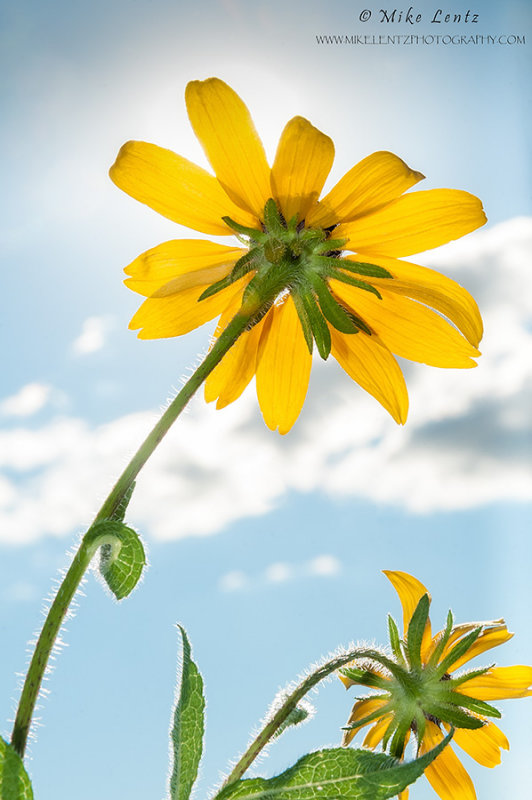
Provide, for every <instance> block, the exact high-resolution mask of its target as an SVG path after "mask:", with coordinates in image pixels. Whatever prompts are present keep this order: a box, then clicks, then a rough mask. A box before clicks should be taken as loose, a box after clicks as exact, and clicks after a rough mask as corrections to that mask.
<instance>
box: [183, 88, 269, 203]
mask: <svg viewBox="0 0 532 800" xmlns="http://www.w3.org/2000/svg"><path fill="white" fill-rule="evenodd" d="M185 100H186V104H187V110H188V116H189V118H190V122H191V125H192V127H193V128H194V132H195V134H196V136H197V137H198V139H199V140H200V143H201V145H202V147H203V149H204V150H205V153H206V155H207V158H208V159H209V161H210V163H211V165H212V168H213V169H214V171H215V173H216V177H217V178H218V180H219V182H220V184H221V185H222V186H223V188H224V189H225V191H226V192H227V194H228V195H229V197H230V198H231V199H232V200H233V201H234V202H235V203H236V204H237V206H239V207H240V208H244V209H247V210H248V211H250V212H251V213H252V214H254V215H256V216H257V217H259V218H260V217H261V216H262V214H263V210H264V205H265V203H266V201H267V200H268V199H269V197H270V196H271V192H270V168H269V166H268V162H267V161H266V155H265V153H264V148H263V146H262V142H261V140H260V139H259V136H258V134H257V131H256V130H255V126H254V125H253V121H252V119H251V115H250V113H249V111H248V109H247V108H246V106H245V104H244V103H243V102H242V100H241V99H240V97H239V96H238V95H237V93H236V92H235V91H234V90H233V89H231V87H230V86H228V85H227V84H226V83H224V82H223V81H221V80H220V79H219V78H208V79H207V80H206V81H191V82H190V83H189V84H188V85H187V88H186V92H185ZM229 216H232V215H229Z"/></svg>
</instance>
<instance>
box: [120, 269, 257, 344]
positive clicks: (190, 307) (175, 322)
mask: <svg viewBox="0 0 532 800" xmlns="http://www.w3.org/2000/svg"><path fill="white" fill-rule="evenodd" d="M249 280H250V276H247V275H246V276H245V277H244V278H241V279H240V280H239V281H236V282H235V283H233V284H232V285H231V286H228V287H227V289H222V291H221V292H218V293H217V294H215V295H213V296H212V297H207V298H206V299H205V300H202V301H201V302H198V298H199V297H200V295H201V294H202V293H203V292H204V290H205V289H206V288H207V286H199V287H198V286H195V287H193V288H192V289H185V290H184V291H182V292H177V294H172V295H170V296H168V297H149V298H148V299H147V300H145V301H144V303H143V304H142V305H141V307H140V308H139V310H138V311H137V313H136V314H135V315H134V317H133V319H132V320H131V322H130V323H129V328H130V330H137V329H138V328H141V331H140V333H139V334H138V338H139V339H164V338H167V337H170V336H181V335H182V334H184V333H188V332H189V331H192V330H194V328H198V327H199V326H200V325H203V324H204V323H205V322H208V321H209V320H211V319H214V318H215V317H217V316H218V315H219V314H221V313H222V312H223V311H224V309H225V308H226V306H227V305H228V304H229V303H230V302H231V301H232V300H233V298H234V297H236V296H238V295H241V294H242V292H243V290H244V287H245V286H246V284H247V282H248V281H249Z"/></svg>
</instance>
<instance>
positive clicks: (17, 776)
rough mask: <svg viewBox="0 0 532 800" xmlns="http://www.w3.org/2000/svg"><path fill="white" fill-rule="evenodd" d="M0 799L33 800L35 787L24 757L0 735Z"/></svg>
mask: <svg viewBox="0 0 532 800" xmlns="http://www.w3.org/2000/svg"><path fill="white" fill-rule="evenodd" d="M0 799H1V800H33V789H32V788H31V781H30V779H29V776H28V773H27V772H26V770H25V769H24V764H23V763H22V759H21V758H20V756H19V755H18V753H16V752H15V750H14V749H13V748H12V747H11V745H10V744H8V743H7V742H6V741H4V739H2V737H1V736H0Z"/></svg>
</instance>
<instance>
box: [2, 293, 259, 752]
mask: <svg viewBox="0 0 532 800" xmlns="http://www.w3.org/2000/svg"><path fill="white" fill-rule="evenodd" d="M256 314H257V309H256V308H254V309H250V310H249V312H248V313H247V314H246V313H238V314H236V315H235V317H234V318H233V319H232V320H231V322H230V323H229V324H228V325H227V327H226V328H225V330H224V331H223V332H222V333H221V335H220V336H219V337H218V339H217V340H216V342H215V343H214V345H213V347H212V348H211V350H210V351H209V353H208V354H207V355H206V356H205V358H204V359H203V361H202V363H201V364H200V366H199V367H198V368H197V369H196V371H195V372H194V373H193V375H192V376H191V377H190V378H189V380H188V381H187V382H186V383H185V385H184V386H183V388H182V389H181V391H180V392H179V393H178V394H177V395H176V397H175V398H174V399H173V401H172V402H171V403H170V405H169V406H168V408H167V409H166V411H165V412H164V414H163V415H162V416H161V418H160V419H159V420H158V422H157V423H156V425H155V426H154V428H153V429H152V431H151V432H150V433H149V434H148V436H147V437H146V439H145V440H144V441H143V443H142V444H141V445H140V447H139V448H138V450H137V452H136V453H135V455H134V456H133V458H132V459H131V461H130V462H129V464H128V465H127V466H126V468H125V469H124V471H123V473H122V474H121V475H120V477H119V478H118V480H117V482H116V483H115V485H114V486H113V488H112V489H111V492H110V493H109V495H108V497H107V499H106V500H105V501H104V503H103V505H102V507H101V508H100V510H99V512H98V513H97V515H96V517H95V519H94V522H93V524H92V526H91V527H90V528H89V530H88V531H87V533H86V534H85V535H84V536H83V538H82V540H81V543H80V545H79V548H78V550H77V552H76V554H75V555H74V558H73V561H72V563H71V565H70V567H69V569H68V571H67V573H66V575H65V577H64V579H63V581H62V583H61V585H60V587H59V590H58V592H57V594H56V596H55V598H54V601H53V603H52V605H51V606H50V609H49V611H48V614H47V615H46V619H45V621H44V625H43V628H42V631H41V633H40V635H39V638H38V640H37V644H36V646H35V650H34V653H33V656H32V659H31V662H30V666H29V669H28V673H27V675H26V679H25V681H24V686H23V688H22V693H21V696H20V700H19V704H18V707H17V713H16V717H15V723H14V725H13V733H12V736H11V744H12V746H13V747H14V749H15V750H16V752H17V753H18V754H19V755H20V757H21V758H22V757H23V756H24V753H25V750H26V744H27V739H28V734H29V730H30V726H31V719H32V716H33V712H34V710H35V704H36V702H37V697H38V695H39V691H40V688H41V685H42V681H43V678H44V673H45V671H46V667H47V665H48V661H49V658H50V655H51V653H52V650H53V647H54V643H55V641H56V639H57V635H58V633H59V630H60V628H61V625H62V623H63V620H64V618H65V616H66V613H67V611H68V608H69V606H70V603H71V602H72V599H73V597H74V595H75V593H76V591H77V589H78V587H79V585H80V583H81V581H82V579H83V576H84V574H85V572H86V571H87V569H88V568H89V565H90V562H91V560H92V558H93V556H94V555H95V553H96V551H97V550H98V548H99V547H100V546H101V545H102V544H108V543H109V542H107V540H106V538H105V536H101V535H97V532H96V529H95V526H96V523H99V522H101V521H103V520H113V519H120V518H121V516H122V515H123V510H124V504H125V503H127V502H128V500H129V497H130V495H131V492H132V488H133V485H134V483H135V479H136V478H137V476H138V474H139V472H140V470H141V469H142V467H143V466H144V464H145V463H146V462H147V460H148V459H149V457H150V456H151V455H152V453H153V452H154V450H155V449H156V447H157V446H158V444H159V443H160V442H161V441H162V439H163V438H164V436H166V434H167V433H168V431H169V430H170V428H171V427H172V425H173V423H174V422H175V421H176V419H177V418H178V417H179V415H180V414H181V412H182V411H183V410H184V408H185V406H186V405H187V404H188V402H189V400H190V399H191V398H192V396H193V395H194V394H195V392H196V391H197V390H198V389H199V387H200V386H201V384H202V383H203V382H204V381H205V379H206V378H207V377H208V375H209V374H210V373H211V372H212V370H213V369H214V368H215V367H216V366H217V364H219V363H220V361H221V360H222V358H223V357H224V355H225V354H226V353H227V351H228V350H229V349H230V348H231V347H232V346H233V345H234V343H235V342H236V340H237V339H238V337H239V336H240V335H241V334H242V333H243V332H244V331H245V330H246V328H247V327H248V326H249V325H251V324H253V320H254V317H255V316H256Z"/></svg>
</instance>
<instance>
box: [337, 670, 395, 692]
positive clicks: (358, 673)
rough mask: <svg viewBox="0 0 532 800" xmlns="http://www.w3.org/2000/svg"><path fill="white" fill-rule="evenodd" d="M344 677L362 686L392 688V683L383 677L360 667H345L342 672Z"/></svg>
mask: <svg viewBox="0 0 532 800" xmlns="http://www.w3.org/2000/svg"><path fill="white" fill-rule="evenodd" d="M340 672H341V673H342V675H344V676H345V677H346V678H349V679H350V680H352V681H354V682H355V683H359V684H360V685H361V686H370V687H372V688H377V689H386V688H388V689H389V687H390V681H389V680H387V679H386V678H383V677H382V676H381V675H376V674H375V673H374V672H371V671H370V670H366V669H359V667H344V668H343V669H341V670H340Z"/></svg>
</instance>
